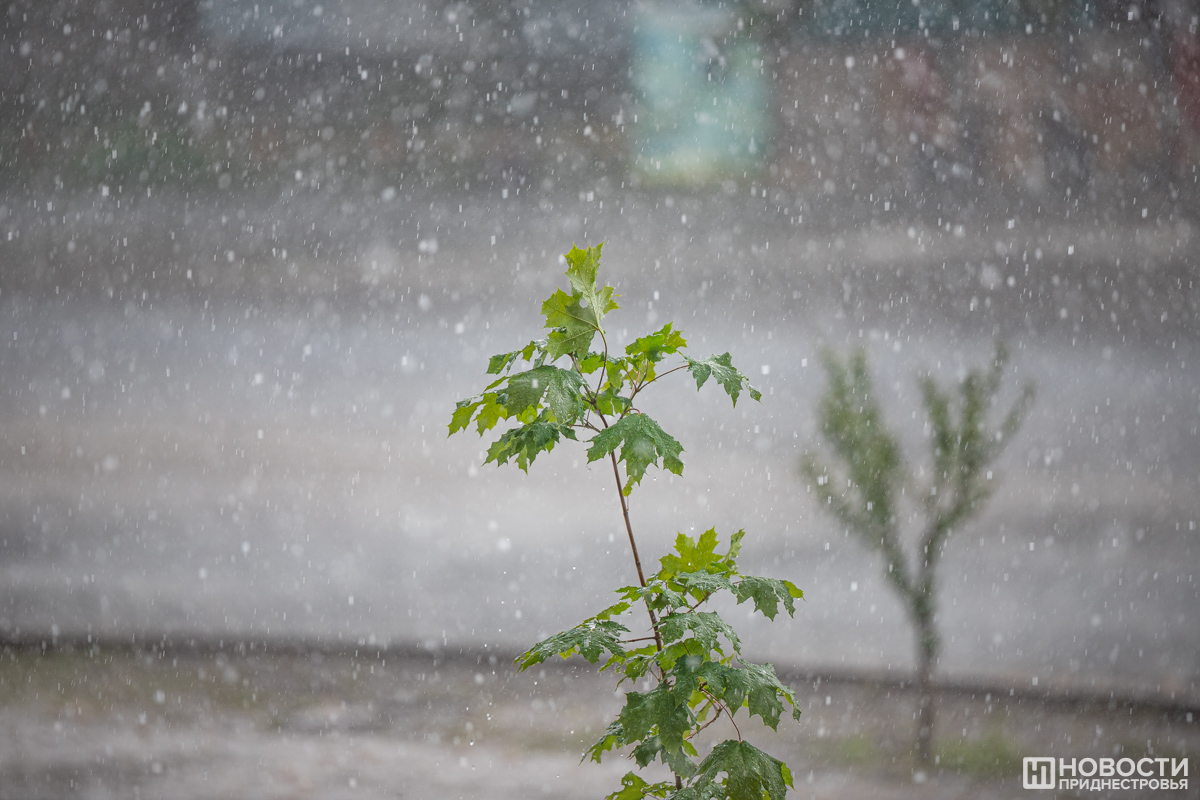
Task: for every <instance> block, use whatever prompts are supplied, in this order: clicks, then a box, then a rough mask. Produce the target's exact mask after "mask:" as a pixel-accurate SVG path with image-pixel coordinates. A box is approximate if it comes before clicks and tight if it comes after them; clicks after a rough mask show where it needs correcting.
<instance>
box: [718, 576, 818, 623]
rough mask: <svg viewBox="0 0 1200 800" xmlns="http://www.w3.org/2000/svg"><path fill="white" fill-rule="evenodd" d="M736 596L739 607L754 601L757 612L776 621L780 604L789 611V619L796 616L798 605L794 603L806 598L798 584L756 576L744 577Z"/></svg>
mask: <svg viewBox="0 0 1200 800" xmlns="http://www.w3.org/2000/svg"><path fill="white" fill-rule="evenodd" d="M734 594H736V595H737V600H738V604H739V605H741V604H742V603H744V602H745V601H746V600H754V608H755V610H757V611H761V612H762V614H763V616H765V617H766V618H767V619H775V615H776V614H777V613H779V603H780V602H782V603H783V607H784V608H785V609H787V612H788V616H789V617H794V616H796V605H795V603H794V602H793V601H794V600H795V599H799V598H803V597H804V592H802V591H800V590H799V589H797V588H796V584H794V583H792V582H791V581H784V580H778V579H776V578H760V577H757V576H755V575H746V576H743V577H742V581H741V583H739V584H738V585H737V589H735V590H734Z"/></svg>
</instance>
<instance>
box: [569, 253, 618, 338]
mask: <svg viewBox="0 0 1200 800" xmlns="http://www.w3.org/2000/svg"><path fill="white" fill-rule="evenodd" d="M603 249H604V242H601V243H600V244H598V245H596V246H595V247H589V248H587V249H586V250H580V249H579V248H578V247H576V246H575V245H571V250H570V252H568V253H565V254H564V256H563V257H564V258H566V259H567V279H568V280H570V281H571V289H572V291H573V293H575V294H578V295H580V296H581V297H582V298H583V300H584V301H585V304H586V305H587V307H588V308H591V309H595V311H596V324H597V326H599V324H600V321H601V320H603V319H604V315H605V314H607V313H608V312H610V311H612V310H614V309H616V308H617V304H616V303H614V302H613V288H612V287H611V286H598V285H597V284H596V273H597V271H598V270H599V268H600V251H601V250H603Z"/></svg>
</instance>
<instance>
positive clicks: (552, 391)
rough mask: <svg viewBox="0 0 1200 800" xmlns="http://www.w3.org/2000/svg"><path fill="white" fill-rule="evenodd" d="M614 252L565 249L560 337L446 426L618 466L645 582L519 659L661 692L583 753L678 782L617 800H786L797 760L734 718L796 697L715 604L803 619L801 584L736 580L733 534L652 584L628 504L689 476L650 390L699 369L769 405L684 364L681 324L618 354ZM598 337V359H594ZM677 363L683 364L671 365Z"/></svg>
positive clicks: (706, 539) (701, 380)
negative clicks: (605, 281) (589, 671)
mask: <svg viewBox="0 0 1200 800" xmlns="http://www.w3.org/2000/svg"><path fill="white" fill-rule="evenodd" d="M602 247H603V245H596V246H595V247H589V248H587V249H584V250H581V249H579V248H578V247H572V248H571V252H569V253H567V254H566V259H567V264H568V267H567V272H566V275H567V278H568V279H569V280H570V285H571V291H570V293H569V294H568V293H567V292H564V291H562V290H561V289H559V290H557V291H555V293H554V294H553V295H551V296H550V298H549V299H547V300H546V301H545V302H544V303H543V304H542V315H543V316H544V317H545V327H546V328H548V329H549V334H548V335H547V336H546V338H545V339H539V340H536V341H532V342H530V343H529V344H527V345H525V347H523V348H521V349H520V350H514V351H512V352H509V353H501V354H499V355H496V356H492V358H491V360H490V361H489V362H488V368H487V373H488V374H489V375H496V376H498V377H497V378H495V380H493V381H492V382H491V383H490V384H489V385H488V386H487V387H486V388H485V389H484V390H483V392H482V393H481V394H479V395H477V396H475V397H472V398H470V399H467V400H463V401H460V402H459V403H458V404H457V407H456V408H455V411H454V414H453V417H452V419H451V422H450V433H451V434H454V433H456V432H458V431H462V430H465V429H466V428H467V427H468V426H470V425H472V424H474V427H475V429H476V431H477V432H478V433H479V434H480V435H481V436H482V435H484V434H485V433H487V431H489V430H491V429H492V428H494V427H496V426H497V425H498V424H499V423H500V422H506V423H508V424H510V425H512V427H510V428H509V429H508V430H506V431H505V432H504V433H503V434H501V436H500V437H499V439H497V440H496V441H495V442H494V443H493V444H492V445H491V447H489V448H488V451H487V460H486V462H485V463H490V462H493V461H494V462H496V463H497V464H507V463H510V462H515V463H516V464H517V466H519V467H520V468H521V469H522V470H525V471H528V469H529V465H530V464H531V463H532V462H533V461H534V459H535V458H537V456H538V455H540V454H542V453H545V452H549V451H550V450H553V449H554V447H555V445H557V444H558V443H559V442H561V441H562V440H563V439H570V440H573V441H579V437H580V436H581V435H582V436H584V437H589V438H586V440H585V441H584V443H585V444H587V445H588V449H587V459H588V461H589V462H592V461H599V460H601V459H607V460H608V461H609V462H610V463H611V465H612V471H613V477H614V479H615V480H616V483H617V488H618V490H619V491H618V492H617V494H616V496H617V498H618V501H619V502H620V507H621V516H622V520H623V522H624V526H625V532H626V535H627V537H628V539H629V548H630V551H631V553H632V555H633V562H634V566H635V567H636V569H637V578H638V582H637V585H635V586H625V587H622V588H620V589H617V590H616V594H617V595H618V601H617V602H616V603H614V604H613V605H611V606H609V607H608V608H606V609H604V610H603V611H601V612H600V613H598V614H596V615H594V616H592V617H589V618H588V619H586V620H584V621H583V622H581V623H580V624H579V625H577V626H575V627H574V628H571V629H570V630H567V631H564V632H562V633H559V634H556V635H554V636H551V637H550V638H549V639H546V640H545V641H542V642H539V643H538V644H536V645H534V646H533V647H532V648H530V649H529V650H528V651H527V652H526V653H524V654H523V655H522V656H521V657H520V658H518V659H517V664H518V665H519V667H520V669H522V670H524V669H528V668H529V667H531V666H533V665H535V664H540V663H542V662H544V661H545V660H547V659H549V658H552V657H554V656H556V655H557V656H561V657H563V658H568V657H570V656H572V655H576V654H578V655H580V656H582V657H583V658H584V659H586V660H587V661H588V662H590V663H592V664H596V663H598V662H601V661H603V662H604V664H603V666H602V667H601V669H602V670H604V669H612V670H613V671H614V672H616V673H617V674H619V675H620V676H621V677H620V682H619V683H623V682H625V681H629V682H631V683H635V682H636V681H638V680H642V679H649V680H650V682H651V683H652V684H653V687H654V688H652V689H650V690H649V691H646V692H636V691H631V692H628V693H626V695H625V706H624V707H623V708H622V709H621V711H620V713H619V714H618V716H617V718H616V719H615V720H614V721H613V722H612V724H610V725H609V726H608V729H607V730H606V731H605V733H604V735H603V736H602V737H601V738H600V740H599V741H597V742H596V743H595V744H593V745H592V746H591V747H590V748H589V749H588V751H587V753H586V755H589V756H591V758H592V759H593V760H594V761H597V762H599V761H600V760H601V758H602V757H603V755H604V754H605V753H607V752H609V751H611V750H614V749H616V748H621V747H625V746H628V745H632V746H633V749H632V752H631V753H630V756H629V757H630V758H632V759H633V760H634V761H636V762H637V765H638V767H645V766H647V765H648V764H650V763H651V762H652V761H654V760H655V759H658V760H659V761H660V762H662V763H663V764H665V765H666V766H667V767H668V768H669V769H670V770H671V772H672V773H673V780H671V781H661V782H656V783H649V782H647V781H646V780H644V779H643V778H642V777H641V776H640V775H638V774H637V773H636V772H629V773H628V774H626V775H625V777H624V778H623V779H622V782H621V784H622V785H621V788H620V789H618V790H617V791H615V792H613V793H612V794H611V795H609V798H610V800H640V798H644V797H657V798H668V797H669V798H675V800H718V799H720V798H728V800H763V799H764V798H766V800H783V797H784V795H785V793H786V791H787V788H786V787H788V786H791V785H792V775H791V772H790V771H789V770H788V768H787V765H786V764H784V763H783V762H782V761H779V760H778V759H775V758H773V757H771V756H770V755H768V754H767V753H765V752H763V751H762V750H760V749H758V748H757V747H754V746H753V745H751V744H750V743H749V742H746V741H745V740H744V739H743V738H742V735H741V730H740V729H739V728H738V723H737V719H736V718H737V714H738V712H739V711H740V710H741V709H743V708H744V709H746V711H747V715H748V716H758V717H759V718H760V719H761V720H762V722H763V723H764V724H766V725H768V726H770V727H771V728H772V729H774V728H776V726H777V725H778V724H779V718H780V715H781V714H782V713H783V711H784V710H785V707H784V704H785V703H786V704H787V705H788V706H791V709H792V712H791V713H792V716H793V717H794V718H797V719H798V718H799V716H800V710H799V709H798V708H797V707H796V698H795V696H794V694H793V693H792V690H791V689H789V688H788V687H787V686H785V685H784V684H783V683H781V682H780V680H779V678H778V677H777V676H776V674H775V668H774V667H772V666H771V665H770V664H754V663H751V662H748V661H745V660H744V659H743V658H742V653H741V640H740V639H739V638H738V635H737V633H736V632H735V631H734V630H733V628H732V627H730V626H729V624H728V623H726V622H725V620H723V619H722V618H721V617H720V615H718V614H717V613H716V612H715V611H708V610H704V609H705V604H706V603H707V602H708V601H709V600H710V599H711V598H712V597H713V596H715V595H717V594H718V593H720V592H729V593H730V594H732V595H733V597H734V598H736V600H737V602H738V603H742V602H745V601H747V600H749V601H751V602H752V603H753V604H754V608H755V609H756V610H757V611H759V612H761V613H762V614H763V615H764V616H766V617H767V618H769V619H774V618H775V616H776V614H778V612H779V608H780V606H781V605H782V607H783V608H784V609H786V610H787V612H788V614H789V615H793V614H794V613H795V605H794V601H795V599H796V598H800V597H802V596H803V594H802V592H801V591H800V590H799V589H797V588H796V586H795V585H794V584H792V583H791V581H786V580H778V579H774V578H761V577H757V576H753V575H742V574H741V573H740V572H738V568H737V555H738V552H739V550H740V548H741V542H742V538H743V536H744V533H743V532H742V531H738V532H736V533H734V534H733V535H732V536H731V537H730V540H729V546H728V548H727V549H726V550H725V552H723V553H720V552H717V547H718V539H717V534H716V531H715V530H708V531H706V532H704V533H703V534H702V535H701V536H700V537H699V538H692V537H690V536H686V535H684V534H682V533H680V534H679V535H678V536H677V537H676V539H675V549H674V552H672V553H669V554H668V555H665V556H663V557H662V558H661V559H659V569H658V571H657V572H655V573H653V574H650V575H649V576H647V574H646V572H645V571H644V569H643V567H642V560H641V556H640V555H639V553H638V547H637V540H636V539H635V537H634V534H633V524H632V521H631V519H630V516H629V503H628V500H627V498H628V497H629V495H630V493H631V492H632V491H633V490H634V488H635V487H637V486H638V485H639V484H640V482H641V480H642V477H643V476H644V475H645V474H646V470H647V469H648V468H649V467H650V466H651V465H653V466H656V467H659V468H661V469H666V470H669V471H671V472H673V473H674V474H676V475H680V474H682V472H683V461H682V460H681V459H680V456H681V454H682V453H683V447H682V446H681V445H680V444H679V442H678V441H676V440H675V439H674V438H673V437H672V436H671V435H670V434H668V433H667V432H666V431H664V430H663V429H662V428H661V427H660V426H659V424H658V423H657V422H656V421H654V420H653V419H651V418H650V417H649V416H647V415H646V414H644V413H642V412H641V411H640V410H639V409H638V408H637V406H636V405H635V401H636V399H637V397H638V395H639V394H641V393H642V392H643V391H645V390H646V389H647V388H649V387H650V386H652V385H654V384H655V383H657V382H658V381H659V380H660V379H661V378H664V377H666V376H667V375H669V374H671V373H673V372H679V371H687V372H688V373H690V374H691V376H692V377H693V378H694V379H695V381H696V388H697V389H699V388H701V387H702V386H704V384H705V383H707V382H708V380H709V379H710V378H711V379H713V380H714V381H715V382H716V383H718V384H719V385H720V386H721V387H722V388H723V389H724V390H725V392H726V393H727V394H728V395H729V397H730V399H731V400H732V401H733V403H734V404H735V405H736V403H737V400H738V398H739V397H740V396H741V395H742V394H743V393H746V394H749V395H750V397H751V398H753V399H754V400H759V399H761V397H762V395H761V393H760V392H759V391H758V390H757V389H755V388H754V387H752V386H751V385H750V383H749V381H748V380H747V379H746V376H745V375H743V374H742V373H741V372H739V371H738V370H737V369H736V368H735V367H734V366H733V364H732V360H731V358H730V355H729V353H723V354H721V355H713V356H709V357H708V358H700V359H696V358H691V357H690V356H687V355H685V354H684V353H683V352H682V351H683V349H684V348H685V347H686V346H687V341H686V340H685V339H684V338H683V335H682V334H681V333H680V332H679V331H677V330H675V328H674V326H673V324H672V323H667V324H666V325H664V326H663V327H662V328H661V329H660V330H658V331H655V332H654V333H650V334H647V335H646V336H643V337H641V338H639V339H635V340H634V341H633V342H632V343H631V344H629V345H628V346H627V347H625V350H624V354H623V355H618V354H617V353H616V352H614V351H612V350H610V347H609V340H608V335H607V333H606V331H605V328H604V319H605V317H606V316H607V314H608V313H609V312H611V311H614V310H615V309H616V308H617V303H616V302H615V300H614V296H615V295H614V294H613V289H612V287H611V286H607V285H601V284H598V283H597V281H596V273H597V269H598V268H599V265H600V252H601V248H602ZM597 337H598V338H599V349H598V350H593V349H592V347H593V344H595V343H596V340H597ZM668 357H675V358H677V359H680V361H679V363H677V364H675V365H673V366H668V365H665V364H664V361H665V360H666V359H667V358H668ZM673 360H674V359H673ZM559 365H561V366H559ZM622 463H623V464H624V479H622V475H621V472H622V470H621V464H622ZM639 605H640V606H643V607H644V608H645V609H646V613H647V618H648V621H649V626H648V628H647V631H646V633H647V635H645V636H635V635H632V633H631V631H630V629H629V628H628V627H626V625H625V624H623V623H622V622H620V621H618V620H619V619H620V618H622V617H624V616H626V615H627V614H630V613H632V610H633V609H634V608H635V607H636V606H639ZM720 719H724V720H726V721H727V722H728V723H729V724H730V726H731V727H732V730H733V732H734V734H735V736H736V738H732V739H728V740H726V741H723V742H721V743H720V744H718V745H716V746H715V747H713V749H712V750H711V751H709V752H708V754H707V755H705V756H704V757H703V758H701V757H700V752H699V751H698V750H697V748H696V746H695V744H694V741H693V740H694V739H695V737H696V735H697V734H699V733H700V731H702V730H704V729H705V728H707V727H708V726H710V725H712V724H713V723H715V722H717V721H718V720H720Z"/></svg>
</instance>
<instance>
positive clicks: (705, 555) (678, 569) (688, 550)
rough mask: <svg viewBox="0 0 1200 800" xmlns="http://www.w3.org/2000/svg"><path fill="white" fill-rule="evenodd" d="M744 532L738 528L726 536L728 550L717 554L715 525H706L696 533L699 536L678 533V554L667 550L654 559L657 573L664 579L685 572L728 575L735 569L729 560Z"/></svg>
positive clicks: (732, 556) (735, 553)
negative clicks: (657, 565)
mask: <svg viewBox="0 0 1200 800" xmlns="http://www.w3.org/2000/svg"><path fill="white" fill-rule="evenodd" d="M745 535H746V534H745V532H744V531H738V532H737V533H735V534H734V535H733V536H732V537H730V543H729V552H728V553H726V554H725V555H721V554H719V553H717V544H718V542H717V530H716V528H709V529H708V530H706V531H705V532H704V533H702V534H700V538H699V539H693V538H692V537H690V536H685V535H684V534H682V533H680V534H678V535H677V536H676V537H675V552H676V553H678V554H679V555H674V554H671V553H668V554H667V555H665V556H663V557H662V558H660V559H659V560H658V563H659V564H661V565H662V572H661V573H660V576H661V577H664V578H666V577H670V576H672V575H682V574H684V573H688V572H710V573H714V574H728V573H730V572H732V571H733V570H734V568H735V564H734V561H733V559H734V558H735V557H736V556H737V553H738V550H739V549H740V548H741V541H742V537H743V536H745Z"/></svg>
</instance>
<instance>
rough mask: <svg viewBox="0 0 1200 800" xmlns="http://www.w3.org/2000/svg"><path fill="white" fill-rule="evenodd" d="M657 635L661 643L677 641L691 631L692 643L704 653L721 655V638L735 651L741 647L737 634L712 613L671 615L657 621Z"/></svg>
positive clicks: (700, 612) (697, 612) (696, 612)
mask: <svg viewBox="0 0 1200 800" xmlns="http://www.w3.org/2000/svg"><path fill="white" fill-rule="evenodd" d="M658 630H659V633H661V634H662V638H663V642H664V643H665V642H676V641H679V640H680V639H682V638H683V637H684V635H685V634H687V632H688V631H691V633H692V637H693V641H694V642H695V643H696V644H697V645H699V646H700V649H701V650H703V651H704V652H705V653H709V652H712V651H714V650H715V651H716V652H718V653H722V652H723V651H722V650H721V646H720V645H721V642H720V638H719V637H721V636H724V637H725V638H726V639H727V640H728V641H729V643H730V644H732V645H733V649H734V650H735V651H736V650H738V649H739V648H740V647H741V641H740V640H739V639H738V635H737V633H735V632H734V630H733V628H731V627H729V624H728V623H727V622H725V620H723V619H721V617H720V616H719V615H718V614H717V613H715V612H713V611H691V612H687V613H683V614H671V615H670V616H668V617H664V618H663V619H662V620H660V621H659V626H658Z"/></svg>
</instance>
